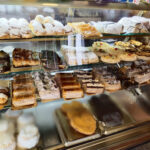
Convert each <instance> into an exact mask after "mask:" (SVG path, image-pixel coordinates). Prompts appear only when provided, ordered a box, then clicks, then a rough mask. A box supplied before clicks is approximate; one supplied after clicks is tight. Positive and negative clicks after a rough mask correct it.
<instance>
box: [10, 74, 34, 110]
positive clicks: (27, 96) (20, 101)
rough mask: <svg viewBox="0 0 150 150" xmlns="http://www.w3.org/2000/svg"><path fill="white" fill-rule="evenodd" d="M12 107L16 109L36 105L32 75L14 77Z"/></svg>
mask: <svg viewBox="0 0 150 150" xmlns="http://www.w3.org/2000/svg"><path fill="white" fill-rule="evenodd" d="M12 105H13V107H14V108H15V109H17V108H18V109H19V108H22V107H25V106H34V105H36V95H35V86H34V80H33V79H32V76H31V75H30V74H23V75H18V76H15V77H14V80H13V81H12Z"/></svg>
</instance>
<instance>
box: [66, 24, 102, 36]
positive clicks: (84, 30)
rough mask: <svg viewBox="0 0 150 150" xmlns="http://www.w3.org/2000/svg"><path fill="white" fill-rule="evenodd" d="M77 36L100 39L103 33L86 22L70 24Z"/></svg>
mask: <svg viewBox="0 0 150 150" xmlns="http://www.w3.org/2000/svg"><path fill="white" fill-rule="evenodd" d="M68 25H69V26H70V27H72V30H73V31H74V33H76V34H81V35H82V36H83V37H100V36H101V33H100V32H99V31H98V30H97V29H96V28H95V27H94V26H92V25H90V24H88V23H85V22H73V23H68Z"/></svg>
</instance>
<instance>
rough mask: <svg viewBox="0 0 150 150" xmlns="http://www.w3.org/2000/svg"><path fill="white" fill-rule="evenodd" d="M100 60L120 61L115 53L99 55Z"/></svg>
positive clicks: (111, 62)
mask: <svg viewBox="0 0 150 150" xmlns="http://www.w3.org/2000/svg"><path fill="white" fill-rule="evenodd" d="M101 61H103V62H105V63H110V64H115V63H119V62H120V58H119V57H118V56H116V55H111V54H109V55H104V56H101Z"/></svg>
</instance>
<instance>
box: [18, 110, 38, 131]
mask: <svg viewBox="0 0 150 150" xmlns="http://www.w3.org/2000/svg"><path fill="white" fill-rule="evenodd" d="M34 123H35V119H34V116H33V114H31V113H24V114H22V115H20V116H19V118H18V119H17V127H18V131H20V130H21V129H23V128H24V127H26V126H27V125H32V124H34Z"/></svg>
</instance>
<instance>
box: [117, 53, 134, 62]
mask: <svg viewBox="0 0 150 150" xmlns="http://www.w3.org/2000/svg"><path fill="white" fill-rule="evenodd" d="M119 58H120V60H122V61H135V60H136V59H137V56H136V54H132V53H127V52H124V53H121V54H120V55H119Z"/></svg>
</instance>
